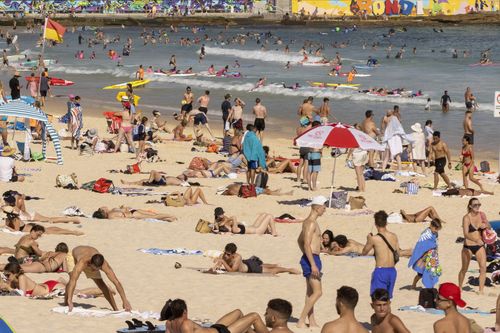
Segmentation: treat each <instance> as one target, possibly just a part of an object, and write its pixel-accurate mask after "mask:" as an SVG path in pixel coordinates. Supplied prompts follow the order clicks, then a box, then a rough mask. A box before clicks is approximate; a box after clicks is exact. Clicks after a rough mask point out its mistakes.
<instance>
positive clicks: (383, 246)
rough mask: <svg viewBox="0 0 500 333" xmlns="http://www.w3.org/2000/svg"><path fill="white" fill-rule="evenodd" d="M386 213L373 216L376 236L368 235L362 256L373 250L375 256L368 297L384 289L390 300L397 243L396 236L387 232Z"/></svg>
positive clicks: (397, 250)
mask: <svg viewBox="0 0 500 333" xmlns="http://www.w3.org/2000/svg"><path fill="white" fill-rule="evenodd" d="M387 217H388V215H387V213H386V212H385V211H383V210H381V211H378V212H376V213H375V215H374V219H375V227H376V228H377V234H376V235H373V234H372V233H369V234H368V236H367V237H366V245H365V247H364V248H363V252H362V253H361V254H362V255H364V256H366V255H368V253H369V252H370V251H371V250H372V249H373V250H374V251H375V252H374V255H375V269H374V270H373V273H372V279H371V284H370V296H371V295H373V293H374V292H375V290H376V289H379V288H381V289H385V290H387V291H388V292H389V298H392V292H393V290H394V285H395V284H396V277H397V271H396V268H395V266H396V259H397V258H398V257H399V252H400V250H399V242H398V237H397V236H396V234H394V233H392V232H390V231H389V230H387ZM398 260H399V259H398Z"/></svg>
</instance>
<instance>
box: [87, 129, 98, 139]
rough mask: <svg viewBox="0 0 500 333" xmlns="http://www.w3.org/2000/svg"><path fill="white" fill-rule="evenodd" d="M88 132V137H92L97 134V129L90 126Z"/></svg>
mask: <svg viewBox="0 0 500 333" xmlns="http://www.w3.org/2000/svg"><path fill="white" fill-rule="evenodd" d="M88 133H89V136H90V137H94V136H96V135H97V130H96V129H95V128H91V129H89V132H88Z"/></svg>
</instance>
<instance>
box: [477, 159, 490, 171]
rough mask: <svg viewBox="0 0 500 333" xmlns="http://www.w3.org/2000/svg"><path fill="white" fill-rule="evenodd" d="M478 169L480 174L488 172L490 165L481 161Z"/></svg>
mask: <svg viewBox="0 0 500 333" xmlns="http://www.w3.org/2000/svg"><path fill="white" fill-rule="evenodd" d="M479 167H480V169H479V170H481V172H490V163H489V162H488V161H481V163H479Z"/></svg>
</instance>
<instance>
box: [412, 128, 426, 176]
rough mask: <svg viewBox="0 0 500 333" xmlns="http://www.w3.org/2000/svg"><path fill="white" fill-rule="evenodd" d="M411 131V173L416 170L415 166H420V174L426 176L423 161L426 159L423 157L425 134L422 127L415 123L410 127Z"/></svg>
mask: <svg viewBox="0 0 500 333" xmlns="http://www.w3.org/2000/svg"><path fill="white" fill-rule="evenodd" d="M410 128H411V130H412V131H413V132H412V133H411V134H410V136H411V138H412V139H413V141H414V142H413V143H412V144H411V148H412V157H413V171H415V172H416V171H417V170H416V168H417V167H416V164H420V167H421V168H422V173H423V174H424V175H426V174H427V169H426V167H425V160H426V159H427V157H426V156H425V140H426V139H425V134H424V131H423V130H422V125H420V123H415V124H413V125H411V127H410Z"/></svg>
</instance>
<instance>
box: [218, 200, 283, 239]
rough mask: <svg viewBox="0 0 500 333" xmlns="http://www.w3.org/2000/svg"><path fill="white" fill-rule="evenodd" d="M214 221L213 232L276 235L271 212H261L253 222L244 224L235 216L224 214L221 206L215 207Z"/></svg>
mask: <svg viewBox="0 0 500 333" xmlns="http://www.w3.org/2000/svg"><path fill="white" fill-rule="evenodd" d="M214 215H215V223H214V229H213V231H214V232H215V233H219V232H231V233H233V234H239V235H245V234H256V235H264V234H270V235H273V236H278V232H277V230H276V223H275V222H274V217H273V216H272V215H271V214H266V213H261V214H259V215H258V216H257V218H256V219H255V222H254V223H253V224H252V225H250V226H246V225H244V224H242V223H238V221H237V220H236V217H235V216H231V217H228V216H225V215H224V210H223V209H222V208H221V207H217V208H216V209H215V212H214Z"/></svg>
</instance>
